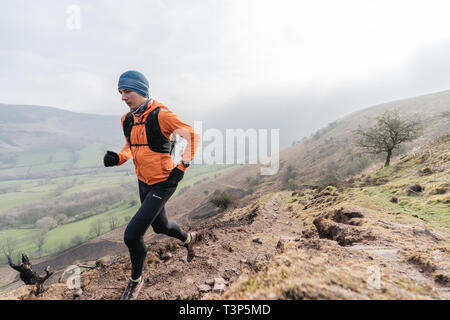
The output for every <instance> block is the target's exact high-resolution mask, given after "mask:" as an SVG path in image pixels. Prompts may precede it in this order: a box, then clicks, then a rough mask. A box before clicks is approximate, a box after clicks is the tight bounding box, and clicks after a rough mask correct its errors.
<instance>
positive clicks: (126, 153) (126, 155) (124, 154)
mask: <svg viewBox="0 0 450 320" xmlns="http://www.w3.org/2000/svg"><path fill="white" fill-rule="evenodd" d="M125 116H126V114H125V115H123V116H122V119H121V121H122V128H123V120H124V119H125ZM118 155H119V163H118V164H117V165H118V166H120V165H121V164H123V163H125V162H127V161H128V160H130V158H131V157H132V153H131V149H130V145H129V144H128V140H127V138H126V137H125V145H124V146H123V148H122V150H121V151H120V152H119V153H118Z"/></svg>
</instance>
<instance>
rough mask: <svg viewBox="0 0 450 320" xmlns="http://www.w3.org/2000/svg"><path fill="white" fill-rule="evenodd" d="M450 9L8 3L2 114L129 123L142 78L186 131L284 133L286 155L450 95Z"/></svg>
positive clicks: (104, 0)
mask: <svg viewBox="0 0 450 320" xmlns="http://www.w3.org/2000/svg"><path fill="white" fill-rule="evenodd" d="M74 6H75V7H74ZM74 8H75V11H74ZM76 9H79V10H80V12H79V13H80V15H79V17H80V19H79V20H78V19H77V17H78V16H77V11H76ZM449 9H450V3H449V1H448V0H443V1H433V0H427V1H413V0H408V1H406V0H405V1H399V0H396V1H393V0H389V1H382V0H377V1H373V0H371V1H363V0H355V1H350V0H340V1H332V0H330V1H325V0H322V1H321V0H315V1H299V0H292V1H284V0H277V1H275V0H271V1H265V0H255V1H249V0H220V1H219V0H216V1H214V0H202V1H196V0H189V1H180V0H173V1H162V0H161V1H156V0H146V1H143V0H142V1H132V0H129V1H113V0H89V1H87V0H86V1H61V0H60V1H56V0H54V1H47V0H40V1H20V0H19V1H7V2H5V1H4V2H2V8H1V11H0V26H1V33H0V44H1V45H0V70H1V71H0V103H10V104H33V105H45V106H53V107H57V108H61V109H66V110H71V111H76V112H86V113H96V114H110V115H122V114H123V113H125V112H126V111H127V106H126V105H125V104H124V103H123V102H122V101H121V100H120V95H119V94H118V92H117V80H118V77H119V76H120V74H121V73H122V72H124V71H127V70H139V71H141V72H142V73H144V74H145V75H146V76H147V78H148V80H149V82H150V94H151V95H152V96H153V97H154V98H156V99H157V100H159V101H161V102H162V103H164V104H166V105H167V106H168V107H169V108H171V109H172V110H173V111H174V112H175V113H177V114H178V115H179V116H180V117H181V118H182V119H183V120H185V121H186V122H188V123H193V121H194V120H202V121H203V122H204V127H212V126H216V127H224V126H226V127H228V128H243V129H248V128H267V129H271V128H279V129H280V137H281V144H282V146H287V145H290V143H291V142H292V141H294V140H298V139H300V138H301V137H302V136H304V135H309V134H310V133H311V131H314V130H316V129H318V128H319V127H321V126H324V125H326V124H327V123H329V122H332V121H334V120H335V119H336V118H340V117H343V116H345V115H346V114H349V113H351V112H353V111H356V110H359V109H363V108H366V107H369V106H371V105H374V104H378V103H383V102H388V101H391V100H395V99H401V98H407V97H412V96H418V95H422V94H427V93H432V92H436V91H442V90H448V89H450V19H449V18H448V15H449V12H450V10H449ZM77 22H79V28H77ZM74 27H75V28H74Z"/></svg>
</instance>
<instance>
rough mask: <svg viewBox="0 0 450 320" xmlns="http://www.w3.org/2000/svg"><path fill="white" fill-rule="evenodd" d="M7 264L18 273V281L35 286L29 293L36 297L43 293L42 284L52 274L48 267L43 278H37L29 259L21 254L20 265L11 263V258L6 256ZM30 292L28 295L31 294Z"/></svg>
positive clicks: (37, 275)
mask: <svg viewBox="0 0 450 320" xmlns="http://www.w3.org/2000/svg"><path fill="white" fill-rule="evenodd" d="M7 258H8V264H9V265H10V267H11V268H13V269H14V270H16V271H18V272H20V279H21V280H22V281H23V282H24V283H25V284H27V285H31V284H33V285H35V287H34V289H33V290H32V291H31V292H34V294H35V295H36V296H37V295H39V294H40V293H42V292H43V291H44V282H45V280H47V279H48V278H50V277H51V275H52V274H53V273H54V272H53V271H50V266H47V268H45V276H42V277H41V276H39V274H37V273H36V272H35V271H33V269H32V266H31V262H30V259H28V257H27V255H26V254H22V263H20V264H15V263H13V262H12V260H11V257H10V256H7ZM31 292H30V293H31Z"/></svg>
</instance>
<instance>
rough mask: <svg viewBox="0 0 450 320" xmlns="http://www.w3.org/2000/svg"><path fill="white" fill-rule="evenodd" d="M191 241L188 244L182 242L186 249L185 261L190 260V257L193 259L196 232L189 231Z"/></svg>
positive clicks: (196, 237)
mask: <svg viewBox="0 0 450 320" xmlns="http://www.w3.org/2000/svg"><path fill="white" fill-rule="evenodd" d="M190 234H191V242H189V243H188V244H184V246H185V247H186V249H187V262H191V261H192V259H194V257H195V253H194V244H195V242H197V239H198V234H197V232H195V231H194V232H191V233H190Z"/></svg>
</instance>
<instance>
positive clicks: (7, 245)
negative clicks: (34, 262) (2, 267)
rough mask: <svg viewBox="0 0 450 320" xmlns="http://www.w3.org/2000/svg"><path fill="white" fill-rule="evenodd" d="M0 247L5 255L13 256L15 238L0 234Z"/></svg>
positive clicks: (15, 245) (15, 243)
mask: <svg viewBox="0 0 450 320" xmlns="http://www.w3.org/2000/svg"><path fill="white" fill-rule="evenodd" d="M0 248H1V250H2V253H3V254H4V255H5V257H11V256H13V253H14V252H15V251H16V249H17V239H16V238H15V237H14V236H12V235H6V234H2V235H0Z"/></svg>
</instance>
